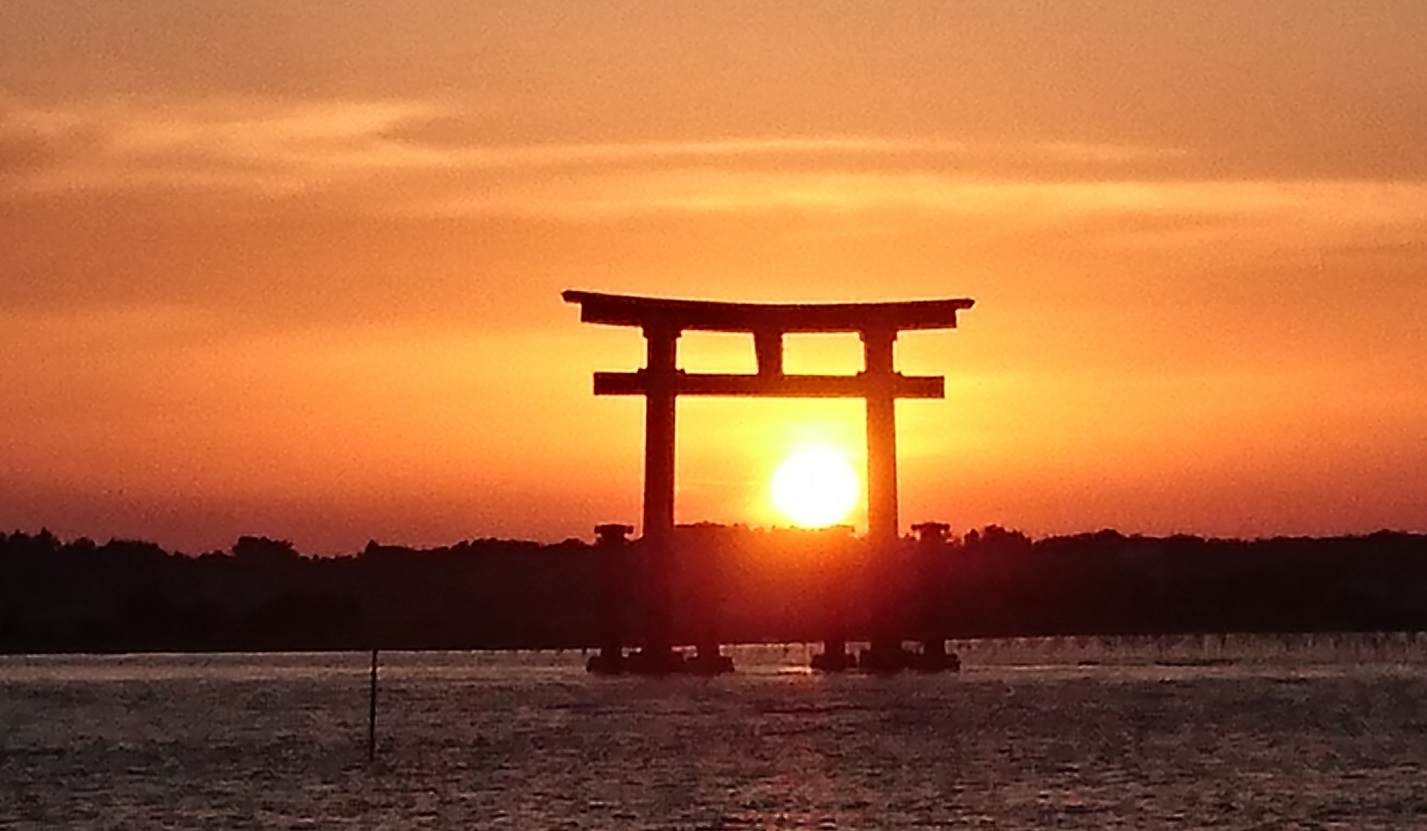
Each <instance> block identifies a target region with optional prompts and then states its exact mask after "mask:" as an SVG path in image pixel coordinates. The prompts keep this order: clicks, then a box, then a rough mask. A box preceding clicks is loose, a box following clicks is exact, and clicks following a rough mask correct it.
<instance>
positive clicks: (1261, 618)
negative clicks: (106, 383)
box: [0, 525, 1427, 653]
mask: <svg viewBox="0 0 1427 831" xmlns="http://www.w3.org/2000/svg"><path fill="white" fill-rule="evenodd" d="M644 555H645V552H644V550H643V547H642V546H641V545H640V544H639V542H638V541H637V540H636V541H634V542H632V543H630V544H629V545H628V546H627V547H624V548H621V549H603V548H598V547H596V546H594V545H593V544H590V543H586V542H583V541H580V540H566V541H564V542H561V543H556V544H549V545H543V544H538V543H534V542H522V541H515V540H498V539H477V540H468V541H464V542H460V543H457V544H455V545H450V546H442V547H438V548H429V549H413V548H406V547H402V546H388V545H381V544H378V543H376V542H371V543H368V544H367V546H366V547H365V548H364V549H363V550H362V551H360V552H356V553H354V554H352V555H349V556H340V557H306V556H303V555H302V554H300V553H299V552H298V551H297V550H296V549H295V548H294V546H293V545H292V544H291V543H290V542H287V541H285V540H274V539H269V538H266V537H257V536H245V537H241V538H239V539H238V540H237V542H235V543H234V544H233V546H232V547H231V549H229V550H228V551H223V552H210V553H206V554H203V555H201V556H189V555H185V554H181V553H175V552H168V551H165V550H163V549H162V548H160V547H159V546H158V545H155V544H154V543H151V542H141V541H132V540H110V541H109V542H106V543H103V544H97V543H95V542H93V541H91V540H88V539H77V540H71V541H68V542H64V541H61V540H59V539H58V538H56V537H55V536H54V535H53V534H51V533H49V532H48V531H45V530H41V531H40V532H38V533H34V534H29V533H23V532H15V533H12V534H9V535H5V534H0V652H9V653H27V652H73V651H85V652H114V651H159V650H172V651H187V650H290V649H360V648H367V647H371V646H381V647H384V648H431V649H464V648H579V647H593V646H596V645H598V643H599V639H600V636H601V633H602V632H605V631H607V630H608V627H609V626H611V625H614V626H617V627H618V628H619V629H620V630H621V631H622V632H623V633H624V635H625V641H626V642H627V643H629V644H634V643H637V642H638V633H639V631H640V626H641V620H642V619H643V615H644V612H645V603H644V597H645V593H644V586H645V582H646V565H647V563H646V559H645V556H644ZM611 587H612V588H611ZM611 592H612V593H611ZM672 593H673V596H674V618H675V619H674V624H675V627H676V630H677V633H678V635H679V637H680V638H682V639H684V640H686V641H690V642H692V641H693V640H694V639H695V637H696V636H698V635H699V634H701V633H702V634H707V633H709V632H714V633H716V636H717V638H718V639H719V640H721V641H723V642H759V641H762V642H785V641H815V640H822V639H823V638H825V637H828V636H829V635H830V634H835V633H836V634H843V635H846V636H848V637H850V638H853V639H858V638H863V637H866V636H867V634H868V633H869V632H870V631H872V629H873V628H874V627H877V626H886V625H892V626H895V627H897V628H898V630H899V631H901V632H903V633H904V634H905V636H906V637H907V639H909V640H915V639H917V638H919V637H921V636H922V635H923V634H924V633H925V632H927V631H934V632H936V633H937V634H943V635H945V636H946V637H949V638H966V637H1005V636H1029V635H1101V634H1171V633H1213V632H1323V631H1372V630H1407V631H1419V630H1423V629H1427V536H1424V535H1417V534H1407V533H1395V532H1387V531H1381V532H1378V533H1374V534H1369V535H1365V536H1350V537H1332V538H1272V539H1259V540H1249V541H1243V540H1223V539H1203V538H1200V537H1193V536H1172V537H1145V536H1125V535H1123V534H1120V533H1118V532H1115V531H1108V530H1107V531H1100V532H1097V533H1093V534H1079V535H1074V536H1056V537H1047V538H1044V539H1031V538H1029V537H1027V536H1025V535H1023V534H1021V533H1018V532H1016V531H1009V530H1006V529H1003V528H1000V527H997V526H990V527H987V528H984V529H980V530H977V531H971V532H968V533H966V534H964V535H961V536H953V537H951V538H950V539H948V540H947V541H946V542H945V543H943V544H937V545H933V546H926V545H920V544H918V543H915V542H912V541H907V542H905V543H904V545H902V546H901V547H900V548H898V549H897V550H895V551H890V552H888V551H874V550H871V549H869V548H868V547H867V545H866V543H865V542H864V541H863V540H860V539H858V538H855V537H853V536H852V535H851V533H850V532H849V531H847V530H846V529H834V530H829V531H821V532H798V531H783V530H779V531H761V530H750V529H747V528H743V527H740V526H732V527H730V526H716V525H698V526H691V527H684V528H681V529H680V532H679V544H678V548H677V552H676V555H675V557H674V561H673V578H672ZM611 597H613V598H614V602H613V603H610V602H608V601H609V599H610V598H611ZM611 621H613V624H612V623H611Z"/></svg>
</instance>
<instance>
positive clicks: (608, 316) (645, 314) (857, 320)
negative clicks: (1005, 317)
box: [561, 291, 973, 333]
mask: <svg viewBox="0 0 1427 831" xmlns="http://www.w3.org/2000/svg"><path fill="white" fill-rule="evenodd" d="M561 297H563V298H564V300H565V302H567V303H578V304H580V320H581V321H582V322H584V323H603V324H607V325H611V326H640V327H644V328H651V327H668V328H673V329H677V330H684V331H690V330H694V331H706V332H752V333H759V332H867V331H883V332H899V331H903V330H908V329H952V328H955V327H956V313H957V312H958V311H960V310H962V309H969V308H971V305H972V302H973V301H972V300H971V299H969V298H954V299H949V300H903V301H897V302H891V303H722V302H714V301H708V300H673V299H669V298H663V297H639V296H635V295H628V294H602V293H599V292H592V291H566V292H564V293H563V294H562V295H561Z"/></svg>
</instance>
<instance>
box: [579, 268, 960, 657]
mask: <svg viewBox="0 0 1427 831" xmlns="http://www.w3.org/2000/svg"><path fill="white" fill-rule="evenodd" d="M562 296H563V297H564V299H565V300H566V301H567V302H570V303H578V304H580V319H581V320H583V321H585V322H587V323H604V324H610V325H616V326H637V327H639V328H640V329H642V330H643V333H644V338H645V342H646V346H647V350H648V354H647V358H646V363H645V367H644V369H641V370H639V371H637V372H623V373H621V372H596V373H595V384H594V386H595V394H596V395H642V396H643V397H644V399H645V416H644V528H643V536H644V541H643V542H644V547H645V553H646V557H645V560H646V568H647V569H648V579H649V584H648V593H647V599H646V605H647V609H648V618H647V623H646V631H645V637H644V650H643V652H642V653H641V654H640V655H639V656H638V658H637V660H636V661H635V663H634V664H633V665H632V666H631V667H630V669H633V670H635V671H649V672H669V671H678V670H680V669H682V668H683V666H682V664H683V661H682V658H681V657H680V656H679V655H678V654H677V653H675V652H674V651H673V638H672V625H671V624H672V618H673V615H672V612H673V609H672V591H671V589H672V585H671V582H672V580H671V578H672V566H673V563H672V553H673V542H674V451H675V441H676V440H675V403H676V400H677V398H678V396H679V395H725V396H762V397H814V398H838V397H842V398H847V397H854V398H862V399H864V400H865V401H866V403H867V496H868V500H867V502H868V509H867V514H868V537H869V539H870V540H871V542H872V544H873V546H874V548H875V549H876V550H877V551H879V552H881V553H890V552H891V550H892V549H893V548H894V547H895V546H896V545H897V543H898V520H897V437H896V415H895V408H896V400H897V399H898V398H942V397H943V396H944V394H945V393H944V389H943V386H944V385H943V379H942V378H941V377H939V376H905V375H902V374H901V373H899V372H897V371H896V368H895V366H894V362H893V347H894V345H895V343H896V340H897V335H898V333H899V332H900V331H902V330H906V329H947V328H952V327H955V326H956V313H957V312H958V311H960V310H962V309H968V308H970V307H971V306H972V301H971V300H969V299H966V298H958V299H949V300H917V301H904V302H891V303H829V304H774V303H715V302H707V301H698V300H672V299H663V298H651V297H631V296H627V295H612V294H598V293H595V292H584V291H567V292H565V293H564V294H563V295H562ZM685 330H702V331H715V332H746V333H750V334H752V335H753V339H754V350H755V354H756V355H757V359H758V371H757V373H756V374H754V375H728V374H707V373H705V374H692V373H686V372H683V371H681V370H679V368H678V357H677V351H678V340H679V335H680V334H681V333H682V332H683V331H685ZM790 332H795V333H796V332H856V333H858V335H859V336H860V337H861V338H862V343H863V352H864V357H865V364H864V368H863V371H862V372H860V373H858V374H857V375H789V374H787V373H785V372H784V371H783V335H784V334H787V333H790ZM877 618H878V620H877V622H875V623H874V627H875V628H874V631H873V632H872V649H871V653H872V655H871V657H872V658H873V660H874V661H875V662H876V663H877V664H878V665H879V666H890V664H889V663H887V662H890V661H895V660H897V658H896V657H895V653H897V652H900V649H901V646H900V637H899V636H898V633H896V632H893V631H891V629H890V627H889V626H888V625H887V620H888V619H889V618H890V615H888V614H879V615H877ZM700 646H701V648H700V652H699V654H698V655H697V656H696V661H700V662H706V665H707V666H712V667H715V668H716V670H715V671H719V670H720V669H721V668H722V667H723V666H725V664H724V659H722V658H720V657H719V656H718V655H717V654H716V653H715V654H711V655H705V654H704V651H703V649H702V646H703V645H702V644H701V645H700ZM828 646H829V647H830V648H831V647H834V646H835V648H836V650H837V651H838V653H839V655H838V656H837V658H838V660H840V659H841V652H842V649H843V646H844V645H843V644H841V643H836V644H834V642H832V641H829V644H828ZM715 648H716V645H715ZM829 668H831V667H829Z"/></svg>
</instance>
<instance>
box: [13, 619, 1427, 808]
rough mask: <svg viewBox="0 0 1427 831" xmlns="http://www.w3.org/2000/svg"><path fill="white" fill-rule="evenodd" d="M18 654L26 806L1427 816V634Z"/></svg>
mask: <svg viewBox="0 0 1427 831" xmlns="http://www.w3.org/2000/svg"><path fill="white" fill-rule="evenodd" d="M956 648H957V649H958V651H959V652H961V654H962V656H963V658H964V660H965V668H964V670H963V671H962V672H961V673H959V674H950V675H915V674H903V675H900V676H896V677H890V678H883V677H866V676H860V675H845V676H822V675H817V674H812V673H810V672H808V671H807V670H806V669H805V667H806V665H807V659H808V654H809V652H808V648H807V647H804V646H801V645H798V646H792V647H760V648H740V649H739V650H736V652H735V655H736V659H737V660H738V662H739V672H737V673H736V674H734V675H730V676H724V677H720V678H713V679H698V678H669V679H637V678H594V677H590V676H587V675H586V674H585V672H584V670H583V659H582V657H581V656H580V655H579V653H564V654H555V653H544V654H528V653H525V654H514V655H510V654H491V653H439V654H433V653H402V654H397V653H383V654H382V656H381V657H382V668H381V682H380V693H379V704H380V715H379V721H378V737H379V738H378V747H377V760H376V762H375V763H374V764H368V763H367V760H366V752H367V748H366V725H367V661H368V656H366V655H358V654H325V655H324V654H315V655H306V654H299V655H294V654H287V655H158V656H155V655H144V656H102V657H96V656H80V657H76V656H62V657H11V658H0V828H7V829H8V828H76V829H90V828H93V829H99V828H103V829H109V828H134V829H148V828H224V829H227V828H282V829H293V828H323V829H327V828H336V829H344V828H362V829H406V828H471V829H486V828H512V829H646V828H647V829H656V828H657V829H667V828H688V829H745V828H813V829H830V828H855V829H871V828H899V829H901V828H908V829H910V828H918V829H920V828H948V827H950V828H1004V829H1030V828H1095V829H1101V828H1127V829H1128V828H1133V829H1155V828H1243V829H1248V828H1262V829H1279V828H1345V829H1346V828H1352V829H1362V828H1384V829H1386V828H1394V829H1396V828H1412V827H1422V828H1427V775H1424V774H1425V773H1427V638H1421V639H1419V638H1414V637H1412V636H1406V635H1379V636H1361V637H1360V636H1316V637H1299V638H1253V637H1234V638H1228V639H1219V638H1203V639H1198V638H1184V639H1160V640H1148V639H1139V640H1099V639H1052V640H1016V641H986V642H974V643H965V644H957V645H956Z"/></svg>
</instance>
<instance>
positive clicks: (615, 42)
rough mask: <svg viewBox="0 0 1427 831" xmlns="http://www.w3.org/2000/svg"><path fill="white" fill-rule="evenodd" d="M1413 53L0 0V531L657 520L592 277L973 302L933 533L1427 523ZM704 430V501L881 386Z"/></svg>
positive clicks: (917, 361) (1007, 14) (953, 339)
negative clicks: (645, 500) (610, 374)
mask: <svg viewBox="0 0 1427 831" xmlns="http://www.w3.org/2000/svg"><path fill="white" fill-rule="evenodd" d="M1424 42H1427V4H1424V3H1421V2H1419V1H1418V0H1403V2H1307V0H1303V2H1257V3H1229V2H1224V3H1185V4H1160V3H1144V2H1139V0H1124V1H1123V2H1108V1H1107V2H1084V3H1080V2H1038V3H1030V2H1027V3H1006V2H984V3H978V2H949V0H941V2H907V1H905V0H899V2H887V3H875V2H848V3H742V2H717V3H697V2H694V3H678V4H670V3H665V2H649V3H642V4H633V3H619V4H606V3H596V2H587V3H576V2H557V3H535V2H522V3H500V2H482V3H467V2H454V0H452V1H451V2H424V3H418V4H403V3H387V2H381V3H375V2H351V0H343V2H304V3H290V2H286V0H283V1H282V2H278V1H277V0H245V2H242V3H228V2H204V3H191V2H176V0H145V2H142V3H139V2H134V3H128V2H123V3H119V2H115V3H108V2H105V3H94V2H92V1H91V0H84V1H83V2H79V1H78V0H74V1H73V2H68V1H66V0H45V2H39V0H20V2H12V3H6V4H4V5H3V6H0V401H3V402H4V403H3V406H0V528H21V529H27V530H36V529H38V528H39V527H40V526H48V527H50V528H51V529H52V530H54V531H55V532H56V533H59V534H61V535H62V536H74V535H79V534H84V535H89V536H93V537H96V538H99V539H106V538H108V537H109V536H112V535H117V536H131V537H142V538H148V539H156V540H158V541H160V542H161V543H164V544H166V545H170V546H177V547H182V548H185V549H186V550H190V551H194V550H201V549H204V548H221V547H226V546H227V545H228V544H229V543H230V542H231V541H232V540H233V539H234V537H236V536H237V535H238V534H239V533H262V534H268V535H271V536H278V537H285V538H289V539H292V540H294V541H295V542H296V543H297V544H298V546H299V547H300V548H302V549H303V550H308V551H320V552H336V551H343V550H351V549H352V548H355V547H357V546H360V545H361V544H362V543H364V542H365V541H366V540H367V539H368V538H377V539H381V540H384V541H389V542H404V543H411V544H433V543H447V542H454V541H456V540H459V539H463V538H468V537H476V536H516V537H525V538H533V539H559V538H562V537H565V536H570V535H576V536H582V537H586V538H588V537H589V536H590V527H591V526H592V525H593V524H594V523H596V522H605V521H627V522H634V521H636V520H637V519H638V515H639V498H640V465H641V451H642V439H641V430H642V419H641V417H640V412H641V409H640V407H641V405H640V402H639V401H638V400H637V399H604V398H602V399H596V398H594V397H593V396H592V395H591V391H590V374H591V372H593V371H594V370H597V369H607V370H624V369H633V368H635V367H637V366H638V365H639V364H640V363H641V362H642V340H641V338H640V337H639V336H638V334H637V333H635V332H634V331H633V330H624V329H606V328H600V327H592V326H588V325H581V324H579V323H578V322H577V321H578V312H577V310H576V309H575V308H574V307H572V306H567V305H564V304H562V303H561V302H560V299H559V292H560V291H561V290H562V289H565V288H584V289H592V290H603V291H623V292H636V293H647V294H663V295H674V296H689V297H707V298H716V299H749V300H809V301H816V300H877V299H900V298H916V297H950V296H969V297H973V298H975V300H976V307H975V308H974V309H972V310H971V311H969V312H966V313H965V314H964V315H963V317H962V326H961V328H960V329H958V330H956V331H952V332H942V333H915V334H906V335H904V336H903V338H902V340H901V341H900V342H899V346H898V363H899V366H900V368H901V369H903V370H904V371H908V372H918V373H927V374H944V375H946V376H947V392H948V398H947V400H946V401H938V402H922V401H911V402H903V403H902V404H900V405H899V410H898V418H899V428H900V441H901V450H902V454H901V471H902V476H901V485H902V517H903V522H904V524H907V523H910V522H913V521H919V520H924V519H940V520H945V521H949V522H951V523H953V525H954V526H956V527H958V528H965V527H967V526H975V525H982V524H986V523H991V522H996V523H1001V524H1004V525H1008V526H1013V527H1018V528H1021V529H1023V530H1026V531H1028V532H1031V533H1035V534H1044V533H1052V532H1074V531H1082V530H1094V529H1097V528H1101V527H1105V526H1112V527H1118V528H1120V529H1121V530H1123V531H1126V532H1145V533H1169V532H1177V531H1185V532H1193V533H1201V534H1223V535H1230V534H1232V535H1250V536H1253V535H1268V534H1279V533H1291V534H1299V533H1313V534H1321V533H1339V532H1360V531H1370V530H1373V529H1376V528H1379V527H1384V526H1385V527H1392V528H1400V529H1407V530H1417V531H1423V530H1427V488H1424V486H1423V481H1424V472H1427V50H1424V49H1423V47H1422V44H1423V43H1424ZM681 351H682V357H683V364H684V366H685V367H686V368H691V369H724V370H733V371H737V370H751V369H752V367H753V353H752V346H751V342H747V341H746V340H744V339H741V338H738V337H734V336H717V335H688V336H686V337H685V338H684V340H683V342H682V350H681ZM859 356H860V353H859V351H858V344H857V341H856V338H855V336H846V337H830V336H829V337H821V338H817V337H804V338H793V339H790V354H789V359H788V361H789V369H790V371H798V370H802V371H828V372H844V371H845V372H851V371H855V370H856V369H858V368H859V360H860V357H859ZM680 427H681V437H680V446H679V473H678V481H679V490H678V516H679V519H680V520H681V521H695V520H714V521H724V522H749V523H752V524H768V523H771V522H774V521H776V518H775V517H774V516H773V515H772V514H771V512H770V508H769V506H768V499H767V481H768V478H769V475H770V473H771V471H772V469H773V468H774V467H775V466H776V464H777V462H778V461H779V459H781V458H782V457H783V456H785V455H786V454H787V453H788V452H789V451H790V450H791V449H792V448H793V446H794V445H796V444H798V443H799V442H802V441H806V440H808V439H809V438H810V437H811V438H817V439H821V440H826V441H831V442H834V443H837V444H840V445H842V446H844V447H846V448H847V449H848V450H849V451H850V452H852V453H855V454H860V453H861V452H862V420H861V405H860V403H858V402H846V401H831V402H817V401H811V402H809V401H802V402H791V403H788V402H778V401H750V400H737V401H717V400H705V399H700V400H688V401H685V402H684V403H682V404H681V405H680ZM860 521H861V520H860V519H859V522H860Z"/></svg>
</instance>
